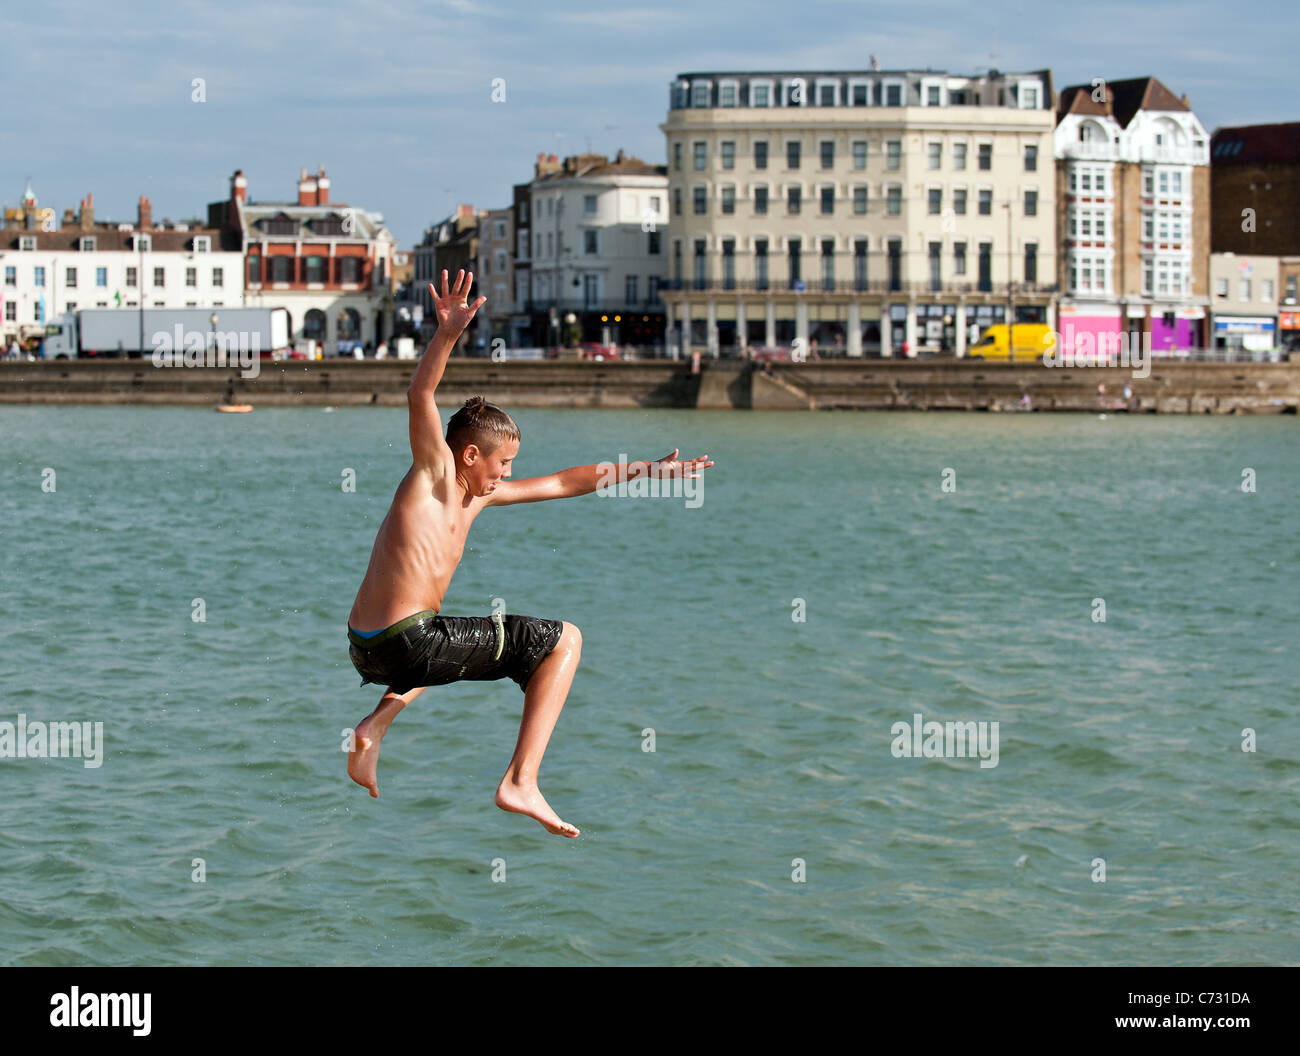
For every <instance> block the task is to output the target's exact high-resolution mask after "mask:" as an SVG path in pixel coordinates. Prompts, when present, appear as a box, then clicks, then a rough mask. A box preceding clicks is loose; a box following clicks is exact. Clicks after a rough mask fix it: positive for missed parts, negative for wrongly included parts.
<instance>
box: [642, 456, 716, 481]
mask: <svg viewBox="0 0 1300 1056" xmlns="http://www.w3.org/2000/svg"><path fill="white" fill-rule="evenodd" d="M711 465H713V463H712V462H711V461H710V460H709V456H708V455H701V456H700V457H699V458H683V459H678V457H677V448H673V450H672V453H671V454H668V455H664V457H663V458H656V459H655V460H654V461H653V462H651V463H650V475H651V476H652V477H684V478H687V479H690V480H694V479H695V478H696V477H698V476H699V475H700V473H699V471H700V470H704V469H708V468H709V467H710V466H711Z"/></svg>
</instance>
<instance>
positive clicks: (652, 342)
mask: <svg viewBox="0 0 1300 1056" xmlns="http://www.w3.org/2000/svg"><path fill="white" fill-rule="evenodd" d="M516 209H518V202H517V203H516ZM528 216H529V218H530V222H529V223H528V224H527V225H526V226H524V225H522V224H521V231H523V230H526V231H527V232H528V234H529V235H530V236H531V242H532V244H531V246H527V247H523V248H525V249H526V250H527V254H528V255H527V258H526V260H527V270H528V275H529V282H530V284H531V287H530V295H529V298H528V316H529V329H530V334H531V341H530V342H529V343H530V344H534V345H562V344H565V343H566V340H565V338H566V336H567V334H568V333H569V332H571V330H572V329H573V328H576V329H577V331H579V332H580V334H581V340H582V341H584V342H596V343H599V344H605V345H609V344H615V345H631V346H635V347H636V348H638V349H641V350H644V351H653V350H657V349H658V348H659V347H660V346H661V345H662V342H663V326H664V315H663V305H662V302H661V301H660V298H659V291H660V288H661V286H662V283H663V278H664V232H665V228H666V226H667V222H668V176H667V173H666V171H665V169H664V167H663V166H662V165H651V164H649V163H647V162H645V161H642V160H641V159H640V158H635V157H629V156H627V155H625V154H624V153H623V151H621V150H620V151H619V152H618V153H617V154H616V155H615V157H614V158H613V159H612V160H611V159H610V158H609V157H608V156H606V155H604V154H578V155H575V156H572V157H567V158H565V159H564V160H563V161H562V162H561V161H559V160H558V159H557V158H556V157H555V156H554V155H539V156H538V160H537V163H536V165H535V167H534V173H533V180H532V182H531V184H530V185H529V195H528ZM521 267H522V264H521V262H520V261H519V260H518V259H517V260H516V268H517V269H521ZM570 316H572V317H573V318H572V321H570V319H569V317H570Z"/></svg>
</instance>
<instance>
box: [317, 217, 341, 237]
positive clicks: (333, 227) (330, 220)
mask: <svg viewBox="0 0 1300 1056" xmlns="http://www.w3.org/2000/svg"><path fill="white" fill-rule="evenodd" d="M311 229H312V231H314V232H315V233H316V234H318V235H334V236H336V237H338V236H341V235H344V234H346V232H345V231H344V230H343V219H342V217H340V216H338V215H330V216H321V217H317V218H316V219H315V220H313V221H312V222H311Z"/></svg>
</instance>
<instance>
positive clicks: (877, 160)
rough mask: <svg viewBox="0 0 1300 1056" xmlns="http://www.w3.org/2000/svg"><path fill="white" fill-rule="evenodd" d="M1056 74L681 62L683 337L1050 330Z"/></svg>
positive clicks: (677, 294)
mask: <svg viewBox="0 0 1300 1056" xmlns="http://www.w3.org/2000/svg"><path fill="white" fill-rule="evenodd" d="M1052 103H1053V94H1052V82H1051V76H1050V73H1049V72H1048V71H1046V70H1038V71H1030V72H1022V73H1007V72H999V71H996V70H990V71H989V72H988V73H987V75H984V74H977V75H971V76H966V75H959V74H949V73H945V72H943V71H937V70H915V69H912V70H908V69H902V70H880V69H877V68H875V67H874V66H873V67H872V68H871V69H862V70H809V71H805V72H788V71H787V72H776V71H731V72H717V71H715V72H697V73H683V74H681V75H679V76H678V78H677V79H676V80H675V81H674V82H673V84H672V85H671V87H670V96H669V110H668V115H667V119H666V120H665V121H664V123H663V124H662V125H661V126H660V128H661V129H662V131H663V133H664V138H665V146H666V148H667V156H668V176H669V195H670V198H671V201H670V206H671V214H672V219H671V221H670V223H669V230H668V231H667V232H666V233H665V253H666V260H667V281H666V287H667V292H665V294H664V300H665V301H666V302H667V304H668V311H669V315H668V333H669V335H670V341H671V342H672V344H673V346H674V347H680V348H682V349H688V348H693V349H696V350H699V351H708V352H709V353H711V354H714V355H718V354H727V353H729V352H732V351H736V352H739V351H740V350H743V349H745V348H747V347H752V346H759V345H767V346H773V345H777V346H788V347H791V348H792V349H793V348H794V347H797V346H802V347H803V348H804V349H805V350H806V351H808V352H809V353H810V354H811V353H812V352H814V351H817V354H822V353H828V354H831V355H848V356H862V355H871V356H875V355H884V356H890V355H902V354H907V355H911V356H915V355H917V354H918V352H926V353H935V354H953V355H958V356H960V355H962V354H963V353H964V350H965V346H966V343H967V341H968V340H978V337H979V335H980V333H981V332H982V331H983V330H984V329H985V328H987V327H988V326H991V325H994V324H996V323H1000V322H1004V321H1005V320H1006V318H1007V316H1008V314H1009V313H1014V314H1012V315H1011V318H1012V319H1015V320H1019V321H1022V322H1051V319H1052V316H1051V312H1052V308H1053V305H1054V299H1055V286H1056V224H1055V216H1056V180H1055V177H1054V173H1053V171H1052V166H1051V165H1050V164H1049V161H1050V156H1051V149H1052V130H1053V128H1054V127H1055V115H1054V112H1053V105H1052Z"/></svg>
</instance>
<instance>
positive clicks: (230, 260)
mask: <svg viewBox="0 0 1300 1056" xmlns="http://www.w3.org/2000/svg"><path fill="white" fill-rule="evenodd" d="M31 205H32V207H33V208H35V199H34V198H32V199H31ZM69 214H71V210H68V213H67V214H65V218H64V219H65V223H64V224H63V226H61V227H58V228H55V229H53V230H48V231H47V230H41V229H40V226H38V225H36V224H32V225H31V226H28V227H19V226H13V227H6V228H5V229H4V231H3V238H2V239H0V300H2V301H3V308H2V309H0V317H2V318H3V328H2V331H3V338H4V341H5V342H6V343H7V342H8V341H10V340H11V339H12V338H14V337H19V338H20V339H23V340H26V339H29V338H32V337H36V336H39V335H42V334H43V333H44V332H45V325H46V324H47V323H50V322H52V321H53V320H55V319H57V318H58V317H59V316H61V315H62V314H64V313H65V312H70V311H75V310H76V309H78V308H122V309H124V310H125V309H131V308H139V307H140V300H141V292H142V289H143V296H144V305H145V307H148V308H207V307H217V308H224V307H239V306H241V305H243V304H244V283H243V255H242V254H241V253H240V251H239V245H238V241H237V240H235V239H232V238H230V237H229V236H227V235H225V234H224V233H223V232H221V231H219V230H215V229H212V228H208V227H203V226H200V225H198V224H197V223H193V224H189V223H176V224H173V223H171V222H170V221H164V226H162V227H155V226H154V225H153V222H152V216H151V207H150V204H149V199H148V198H144V197H141V199H140V205H139V212H138V214H137V219H136V223H135V224H134V225H132V224H126V223H123V224H114V223H107V222H100V223H96V222H95V213H94V197H93V195H88V196H87V197H86V198H85V199H84V200H83V201H82V202H81V208H80V210H79V212H78V213H77V215H76V217H75V219H74V217H72V216H71V215H69ZM51 219H52V218H51ZM47 226H48V221H47ZM142 279H143V287H142V286H141V280H142Z"/></svg>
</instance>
